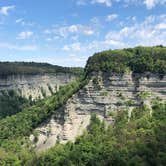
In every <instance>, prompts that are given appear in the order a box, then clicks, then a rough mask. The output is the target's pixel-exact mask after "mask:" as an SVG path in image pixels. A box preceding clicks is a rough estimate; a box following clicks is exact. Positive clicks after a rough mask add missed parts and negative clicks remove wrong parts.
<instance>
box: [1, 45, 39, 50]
mask: <svg viewBox="0 0 166 166" xmlns="http://www.w3.org/2000/svg"><path fill="white" fill-rule="evenodd" d="M0 48H5V49H9V50H16V51H35V50H37V46H36V45H14V44H9V43H0Z"/></svg>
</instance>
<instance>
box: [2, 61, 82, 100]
mask: <svg viewBox="0 0 166 166" xmlns="http://www.w3.org/2000/svg"><path fill="white" fill-rule="evenodd" d="M81 73H82V69H81V68H67V67H60V66H54V65H50V64H46V63H34V62H31V63H25V62H1V63H0V91H1V90H15V91H17V92H18V93H19V94H20V95H21V96H24V97H26V98H32V99H38V98H43V97H46V96H50V95H52V94H53V93H54V92H56V91H57V90H58V89H59V86H63V85H65V84H67V83H69V82H71V81H74V80H75V79H76V78H77V77H78V76H79V75H80V74H81Z"/></svg>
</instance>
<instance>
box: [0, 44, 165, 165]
mask: <svg viewBox="0 0 166 166" xmlns="http://www.w3.org/2000/svg"><path fill="white" fill-rule="evenodd" d="M6 63H7V62H6ZM2 64H5V63H2ZM2 64H0V66H1V67H2V68H3V65H2ZM13 64H15V65H16V64H17V63H13ZM22 64H24V63H22ZM28 64H29V63H27V64H26V65H23V66H21V67H20V66H19V67H18V68H17V67H16V66H15V71H14V72H15V73H20V72H26V74H28V73H32V71H33V69H34V71H35V68H36V71H35V72H39V73H40V72H46V71H47V72H48V71H49V70H50V71H51V72H52V71H55V70H56V69H55V70H54V68H52V67H50V68H49V65H47V64H46V66H45V65H44V64H42V65H43V67H41V64H40V65H39V67H37V66H36V65H37V64H34V68H33V67H32V66H33V65H32V64H31V63H30V64H29V65H28ZM4 66H5V65H4ZM9 66H10V65H9ZM11 66H12V65H11ZM29 66H30V67H29ZM24 67H25V68H24ZM31 67H32V71H31ZM24 69H25V70H24ZM29 69H30V70H29ZM45 69H46V70H45ZM48 69H49V70H48ZM5 70H6V69H5V68H3V70H2V71H1V70H0V72H1V74H2V73H3V74H11V72H12V67H11V68H9V69H8V70H6V71H5ZM57 70H58V69H57ZM65 71H66V70H65ZM100 71H102V72H113V73H114V72H117V73H124V72H128V71H133V72H134V73H145V72H151V73H159V74H162V75H165V73H166V48H165V47H163V46H156V47H136V48H129V49H123V50H113V51H112V50H108V51H104V52H100V53H96V54H94V56H92V57H90V58H89V59H88V62H87V65H86V67H85V74H83V75H82V76H81V77H80V78H78V79H77V80H76V81H73V82H71V83H69V84H67V85H65V86H61V87H60V89H59V91H58V92H56V93H55V94H53V95H52V96H50V97H46V98H44V99H40V100H37V101H31V100H30V99H25V98H24V97H21V96H19V95H18V94H17V93H16V92H14V91H8V92H7V91H2V92H1V95H0V106H1V108H0V166H165V165H166V102H165V101H164V102H163V101H161V100H159V99H155V100H154V101H153V103H151V104H152V110H150V109H149V108H147V107H146V105H140V106H138V107H135V108H134V110H133V111H132V113H131V117H130V119H129V118H128V110H119V111H118V112H117V115H116V116H114V118H115V124H114V125H110V126H106V124H105V123H104V122H103V121H100V120H99V119H98V118H97V116H96V114H95V113H93V114H92V115H91V123H90V125H89V126H88V130H87V131H85V132H84V134H83V135H82V136H80V137H78V138H76V140H75V142H68V143H66V144H60V143H58V142H57V144H56V145H55V146H54V147H53V148H51V149H49V150H47V151H45V152H42V153H36V152H35V150H34V147H33V146H32V144H31V142H30V140H29V135H30V134H31V133H34V129H35V128H36V127H37V126H38V125H39V124H41V123H42V122H43V121H45V120H47V119H48V118H49V117H50V116H51V115H52V114H53V113H54V112H55V111H58V108H60V107H61V106H63V105H64V104H65V103H66V102H67V100H68V99H69V98H70V97H71V96H72V95H73V94H75V93H76V92H78V91H79V90H80V89H82V88H83V87H84V86H85V85H86V84H87V83H88V82H89V79H90V77H89V75H90V74H91V73H93V72H100ZM35 72H34V74H35ZM74 72H76V70H75V69H74ZM79 72H80V70H78V73H79ZM81 72H82V69H81Z"/></svg>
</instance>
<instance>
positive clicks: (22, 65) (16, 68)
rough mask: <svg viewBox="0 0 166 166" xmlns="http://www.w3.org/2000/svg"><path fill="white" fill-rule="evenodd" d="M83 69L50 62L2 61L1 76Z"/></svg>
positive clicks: (70, 71)
mask: <svg viewBox="0 0 166 166" xmlns="http://www.w3.org/2000/svg"><path fill="white" fill-rule="evenodd" d="M82 72H83V69H82V68H79V67H75V68H74V67H61V66H57V65H51V64H48V63H35V62H0V76H4V77H5V76H7V75H12V74H44V73H71V74H75V75H80V74H82Z"/></svg>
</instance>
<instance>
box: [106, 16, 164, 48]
mask: <svg viewBox="0 0 166 166" xmlns="http://www.w3.org/2000/svg"><path fill="white" fill-rule="evenodd" d="M165 29H166V22H164V20H161V18H160V17H154V16H149V17H147V18H146V19H145V20H144V21H143V22H142V23H140V24H138V23H135V24H133V25H132V26H126V27H123V28H122V29H121V30H120V31H110V32H109V33H107V35H106V36H105V39H106V40H107V41H108V40H116V41H119V42H123V43H126V44H127V45H130V46H132V47H133V46H135V45H160V44H163V45H166V31H164V30H165Z"/></svg>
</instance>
